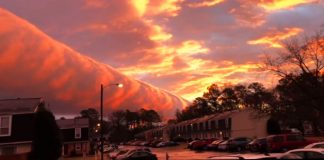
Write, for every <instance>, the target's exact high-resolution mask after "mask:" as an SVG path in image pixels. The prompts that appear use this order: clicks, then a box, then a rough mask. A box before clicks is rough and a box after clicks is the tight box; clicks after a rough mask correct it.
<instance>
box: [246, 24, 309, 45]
mask: <svg viewBox="0 0 324 160" xmlns="http://www.w3.org/2000/svg"><path fill="white" fill-rule="evenodd" d="M302 31H303V30H302V29H301V28H285V29H284V31H271V32H269V33H267V34H266V36H264V37H261V38H258V39H255V40H251V41H248V42H247V43H248V44H251V45H258V44H264V45H267V46H269V47H273V48H281V47H282V45H281V41H282V40H285V39H287V38H289V37H292V36H295V35H298V34H299V33H300V32H302Z"/></svg>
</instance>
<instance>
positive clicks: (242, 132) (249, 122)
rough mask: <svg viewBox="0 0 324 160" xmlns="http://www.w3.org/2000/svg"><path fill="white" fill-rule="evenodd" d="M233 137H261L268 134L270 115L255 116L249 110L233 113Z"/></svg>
mask: <svg viewBox="0 0 324 160" xmlns="http://www.w3.org/2000/svg"><path fill="white" fill-rule="evenodd" d="M231 118H232V131H231V137H250V138H261V137H265V136H267V129H266V125H267V120H268V119H269V118H268V117H263V118H255V117H254V116H253V115H252V114H251V112H249V111H241V112H237V113H233V114H232V115H231Z"/></svg>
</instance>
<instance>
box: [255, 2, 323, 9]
mask: <svg viewBox="0 0 324 160" xmlns="http://www.w3.org/2000/svg"><path fill="white" fill-rule="evenodd" d="M314 2H318V0H259V4H258V5H259V6H260V7H262V8H264V9H265V10H267V11H276V10H282V9H291V8H294V7H296V6H299V5H303V4H309V3H314Z"/></svg>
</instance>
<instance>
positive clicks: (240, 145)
mask: <svg viewBox="0 0 324 160" xmlns="http://www.w3.org/2000/svg"><path fill="white" fill-rule="evenodd" d="M251 141H252V139H251V138H247V137H237V138H231V139H229V140H228V143H227V145H228V148H227V149H228V150H229V151H238V152H241V151H243V150H245V149H246V146H247V145H248V144H249V143H250V142H251Z"/></svg>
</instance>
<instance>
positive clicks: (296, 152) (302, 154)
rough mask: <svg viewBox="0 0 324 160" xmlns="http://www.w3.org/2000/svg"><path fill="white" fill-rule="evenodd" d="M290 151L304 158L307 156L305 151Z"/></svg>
mask: <svg viewBox="0 0 324 160" xmlns="http://www.w3.org/2000/svg"><path fill="white" fill-rule="evenodd" d="M290 153H292V154H295V155H297V156H299V157H301V158H302V159H304V158H305V153H304V152H303V151H295V152H290Z"/></svg>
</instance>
